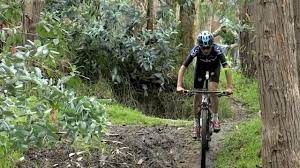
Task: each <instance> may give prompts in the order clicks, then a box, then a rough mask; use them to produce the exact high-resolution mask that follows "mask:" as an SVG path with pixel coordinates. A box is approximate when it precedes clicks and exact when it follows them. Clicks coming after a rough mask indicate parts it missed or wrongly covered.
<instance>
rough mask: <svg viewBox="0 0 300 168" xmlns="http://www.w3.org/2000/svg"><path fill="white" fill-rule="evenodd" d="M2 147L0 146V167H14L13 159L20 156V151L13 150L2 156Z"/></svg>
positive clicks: (17, 158)
mask: <svg viewBox="0 0 300 168" xmlns="http://www.w3.org/2000/svg"><path fill="white" fill-rule="evenodd" d="M3 154H4V149H3V148H1V147H0V168H12V167H15V161H16V160H19V159H20V158H21V157H22V153H21V152H17V151H14V152H12V153H11V154H9V155H8V154H6V155H5V156H4V157H3Z"/></svg>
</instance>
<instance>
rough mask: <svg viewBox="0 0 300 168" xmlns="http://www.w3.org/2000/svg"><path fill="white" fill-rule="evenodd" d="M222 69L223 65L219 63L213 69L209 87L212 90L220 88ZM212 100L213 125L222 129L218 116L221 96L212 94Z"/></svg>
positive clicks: (215, 128) (217, 128)
mask: <svg viewBox="0 0 300 168" xmlns="http://www.w3.org/2000/svg"><path fill="white" fill-rule="evenodd" d="M220 69H221V66H220V65H218V66H216V67H215V68H214V69H212V70H211V72H210V74H211V81H210V85H209V89H210V90H211V91H217V90H218V83H219V78H220ZM211 101H212V106H211V107H212V108H211V110H212V113H213V119H212V121H213V126H214V130H215V131H220V129H221V127H220V122H219V118H218V111H219V98H218V96H216V95H215V94H212V96H211Z"/></svg>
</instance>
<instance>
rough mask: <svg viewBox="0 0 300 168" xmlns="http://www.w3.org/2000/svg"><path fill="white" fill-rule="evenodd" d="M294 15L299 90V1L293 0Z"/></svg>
mask: <svg viewBox="0 0 300 168" xmlns="http://www.w3.org/2000/svg"><path fill="white" fill-rule="evenodd" d="M293 2H294V5H293V6H294V15H295V37H296V41H297V45H296V47H297V65H298V80H299V86H298V87H299V90H300V1H299V0H294V1H293Z"/></svg>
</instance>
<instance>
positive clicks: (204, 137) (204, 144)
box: [201, 109, 210, 167]
mask: <svg viewBox="0 0 300 168" xmlns="http://www.w3.org/2000/svg"><path fill="white" fill-rule="evenodd" d="M208 113H209V112H208V110H207V109H202V110H201V117H202V127H201V167H205V162H206V161H205V160H206V151H207V150H208V148H209V147H208V138H209V136H210V135H209V121H208V120H209V119H208Z"/></svg>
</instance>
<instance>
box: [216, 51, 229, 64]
mask: <svg viewBox="0 0 300 168" xmlns="http://www.w3.org/2000/svg"><path fill="white" fill-rule="evenodd" d="M215 52H216V54H217V57H218V59H219V61H220V63H221V64H222V66H223V67H225V66H226V65H228V63H227V60H226V58H225V55H224V53H223V52H222V49H221V48H220V46H215Z"/></svg>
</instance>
